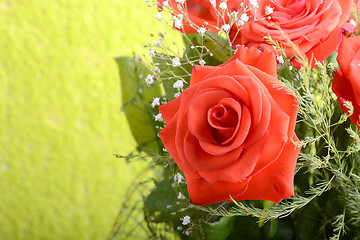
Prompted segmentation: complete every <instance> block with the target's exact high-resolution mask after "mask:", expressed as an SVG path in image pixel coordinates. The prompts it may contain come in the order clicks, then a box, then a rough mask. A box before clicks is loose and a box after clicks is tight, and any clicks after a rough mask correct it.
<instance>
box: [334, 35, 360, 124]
mask: <svg viewBox="0 0 360 240" xmlns="http://www.w3.org/2000/svg"><path fill="white" fill-rule="evenodd" d="M337 61H338V63H339V66H340V70H336V73H335V76H334V80H333V85H332V89H333V91H334V92H335V94H336V96H338V100H339V101H340V106H341V108H342V109H343V110H344V112H346V113H348V111H349V109H348V108H347V107H346V106H345V101H350V102H351V103H352V105H353V107H354V113H353V114H352V115H351V116H350V117H349V118H350V120H351V121H352V122H353V123H355V124H357V123H358V122H359V114H360V79H359V76H360V66H359V62H360V36H357V37H350V38H344V39H343V41H342V42H341V44H340V47H339V53H338V56H337Z"/></svg>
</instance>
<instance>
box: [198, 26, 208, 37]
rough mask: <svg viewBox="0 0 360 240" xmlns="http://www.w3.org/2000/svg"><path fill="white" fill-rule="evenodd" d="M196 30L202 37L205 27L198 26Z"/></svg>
mask: <svg viewBox="0 0 360 240" xmlns="http://www.w3.org/2000/svg"><path fill="white" fill-rule="evenodd" d="M197 32H198V33H199V35H200V36H201V37H203V36H205V33H206V28H204V27H201V28H199V29H198V30H197Z"/></svg>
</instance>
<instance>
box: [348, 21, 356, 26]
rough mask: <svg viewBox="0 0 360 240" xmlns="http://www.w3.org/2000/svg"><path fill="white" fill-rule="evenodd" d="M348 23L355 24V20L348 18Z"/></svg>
mask: <svg viewBox="0 0 360 240" xmlns="http://www.w3.org/2000/svg"><path fill="white" fill-rule="evenodd" d="M349 23H350V24H351V25H353V26H355V27H356V26H357V24H356V21H355V20H354V19H350V21H349Z"/></svg>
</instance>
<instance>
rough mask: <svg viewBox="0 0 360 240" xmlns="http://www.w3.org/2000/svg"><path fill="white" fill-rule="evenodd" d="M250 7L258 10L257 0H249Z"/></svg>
mask: <svg viewBox="0 0 360 240" xmlns="http://www.w3.org/2000/svg"><path fill="white" fill-rule="evenodd" d="M250 5H251V6H252V7H254V8H258V7H259V4H258V1H257V0H250Z"/></svg>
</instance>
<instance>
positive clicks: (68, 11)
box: [0, 0, 164, 240]
mask: <svg viewBox="0 0 360 240" xmlns="http://www.w3.org/2000/svg"><path fill="white" fill-rule="evenodd" d="M154 11H155V9H154V8H153V9H149V8H148V7H146V5H145V4H144V2H143V1H142V0H134V1H125V0H120V1H119V0H118V1H115V0H107V1H103V0H92V1H86V0H57V1H49V0H7V1H5V0H0V48H1V49H0V50H1V51H0V97H1V101H0V239H52V240H56V239H104V238H105V237H106V236H107V234H108V233H109V231H110V228H111V225H112V223H113V221H114V219H115V216H116V213H117V211H118V209H119V206H120V205H121V200H122V197H123V195H124V192H125V190H126V189H127V187H128V186H129V183H130V182H131V181H132V180H133V178H134V176H135V174H136V173H137V172H138V171H140V170H141V166H140V165H139V164H133V165H130V166H129V165H126V164H125V163H124V162H122V161H121V160H119V159H116V158H114V156H113V155H112V154H113V153H121V154H125V153H127V152H129V151H130V150H132V149H133V147H134V141H133V140H132V138H131V137H130V133H129V130H128V129H127V125H126V122H125V118H124V115H123V114H122V113H120V105H121V103H120V99H121V95H120V87H119V78H118V72H117V68H116V64H115V61H114V60H113V58H114V57H116V56H120V55H128V56H131V53H132V51H133V50H138V49H142V46H143V45H144V43H147V42H149V40H148V39H149V34H150V33H152V32H156V31H157V30H158V29H161V28H164V25H161V24H160V23H158V22H156V20H153V19H154V18H153V14H154Z"/></svg>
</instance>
